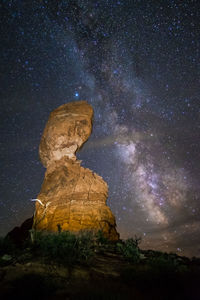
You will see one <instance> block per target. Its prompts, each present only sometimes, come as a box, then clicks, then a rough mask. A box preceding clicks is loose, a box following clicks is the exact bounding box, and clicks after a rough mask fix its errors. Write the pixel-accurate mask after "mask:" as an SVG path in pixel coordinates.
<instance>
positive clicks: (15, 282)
mask: <svg viewBox="0 0 200 300" xmlns="http://www.w3.org/2000/svg"><path fill="white" fill-rule="evenodd" d="M165 255H168V256H169V254H165ZM157 256H158V253H157V252H155V251H142V250H140V260H139V262H137V263H136V262H130V261H127V260H125V259H124V257H123V256H122V255H121V254H119V253H116V251H115V250H114V249H111V248H109V249H108V248H103V247H101V248H99V249H98V250H97V251H95V255H94V256H93V257H92V258H91V259H90V260H89V261H87V262H85V263H79V264H74V265H71V266H63V265H62V264H55V263H54V262H53V261H51V260H49V261H47V260H44V259H43V258H42V257H37V256H33V254H32V252H31V251H30V249H28V248H27V249H25V250H24V251H23V253H21V254H18V255H17V256H15V257H13V256H11V255H7V254H4V255H3V256H2V257H1V259H0V262H1V267H0V299H3V300H4V299H13V298H19V299H49V300H51V299H148V300H149V299H152V300H157V299H166V300H168V299H181V300H182V299H188V300H193V299H194V300H197V299H200V261H199V259H193V260H191V259H188V258H181V257H179V256H177V255H176V254H171V258H173V259H172V260H171V261H173V262H174V263H173V264H174V265H173V266H170V265H168V266H167V265H164V264H162V263H161V261H159V263H158V261H157V263H155V261H154V264H152V263H150V261H151V262H152V261H153V260H154V259H155V258H156V257H157ZM177 266H178V268H177Z"/></svg>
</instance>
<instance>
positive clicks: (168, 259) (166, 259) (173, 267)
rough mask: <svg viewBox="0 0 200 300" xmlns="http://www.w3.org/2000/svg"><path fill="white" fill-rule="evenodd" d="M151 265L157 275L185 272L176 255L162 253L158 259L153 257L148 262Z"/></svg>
mask: <svg viewBox="0 0 200 300" xmlns="http://www.w3.org/2000/svg"><path fill="white" fill-rule="evenodd" d="M148 263H149V265H150V266H151V268H152V269H153V270H154V272H157V273H165V274H167V273H168V274H173V273H175V272H179V271H181V270H184V267H183V268H182V266H183V264H182V263H181V262H180V261H179V260H178V259H177V257H176V256H175V255H170V254H167V253H161V254H160V255H159V256H157V257H151V258H150V259H149V260H148Z"/></svg>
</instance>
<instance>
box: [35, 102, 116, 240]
mask: <svg viewBox="0 0 200 300" xmlns="http://www.w3.org/2000/svg"><path fill="white" fill-rule="evenodd" d="M92 117H93V109H92V107H91V106H90V105H89V104H88V103H87V102H86V101H79V102H71V103H67V104H64V105H62V106H60V107H58V108H57V109H56V110H54V111H53V112H52V113H51V114H50V117H49V120H48V122H47V124H46V127H45V129H44V133H43V136H42V138H41V143H40V148H39V154H40V159H41V161H42V163H43V165H44V166H45V167H46V168H47V170H46V173H45V178H44V182H43V184H42V188H41V191H40V193H39V195H38V196H37V199H38V200H39V201H37V202H36V207H35V214H34V225H33V226H34V228H35V229H36V230H46V231H53V232H56V231H60V230H61V231H64V230H69V231H72V232H79V231H82V230H91V231H98V230H102V231H103V233H104V235H105V237H107V238H108V239H110V240H117V239H118V238H119V234H118V233H117V231H116V223H115V217H114V216H113V214H112V212H111V210H110V208H109V207H108V206H107V205H106V200H107V196H108V186H107V184H106V182H105V181H104V180H103V179H102V177H100V176H98V175H97V174H95V173H94V172H92V171H91V170H89V169H86V168H83V167H81V165H80V161H78V160H77V158H76V151H77V150H78V149H80V147H81V146H82V145H83V144H84V143H85V142H86V141H87V139H88V138H89V136H90V134H91V130H92Z"/></svg>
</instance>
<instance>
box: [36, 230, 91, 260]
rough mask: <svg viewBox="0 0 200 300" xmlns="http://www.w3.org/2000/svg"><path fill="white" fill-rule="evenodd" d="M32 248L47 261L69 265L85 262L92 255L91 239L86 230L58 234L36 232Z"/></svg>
mask: <svg viewBox="0 0 200 300" xmlns="http://www.w3.org/2000/svg"><path fill="white" fill-rule="evenodd" d="M33 249H34V250H36V251H37V252H38V254H39V255H41V256H42V257H44V258H45V259H47V260H48V261H51V260H52V261H53V262H56V263H58V264H66V265H70V264H74V263H76V262H87V261H88V260H89V259H90V258H91V257H92V254H93V240H92V235H91V234H90V233H88V232H84V233H81V234H79V235H75V234H72V233H70V232H68V231H65V232H61V233H59V234H57V233H52V234H42V233H41V232H37V233H36V234H35V236H34V243H33Z"/></svg>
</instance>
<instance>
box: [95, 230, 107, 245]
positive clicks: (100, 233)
mask: <svg viewBox="0 0 200 300" xmlns="http://www.w3.org/2000/svg"><path fill="white" fill-rule="evenodd" d="M95 238H96V242H97V244H98V245H99V246H101V245H107V244H108V239H107V238H106V237H105V236H104V233H103V231H102V230H99V231H98V232H97V233H96V235H95Z"/></svg>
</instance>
